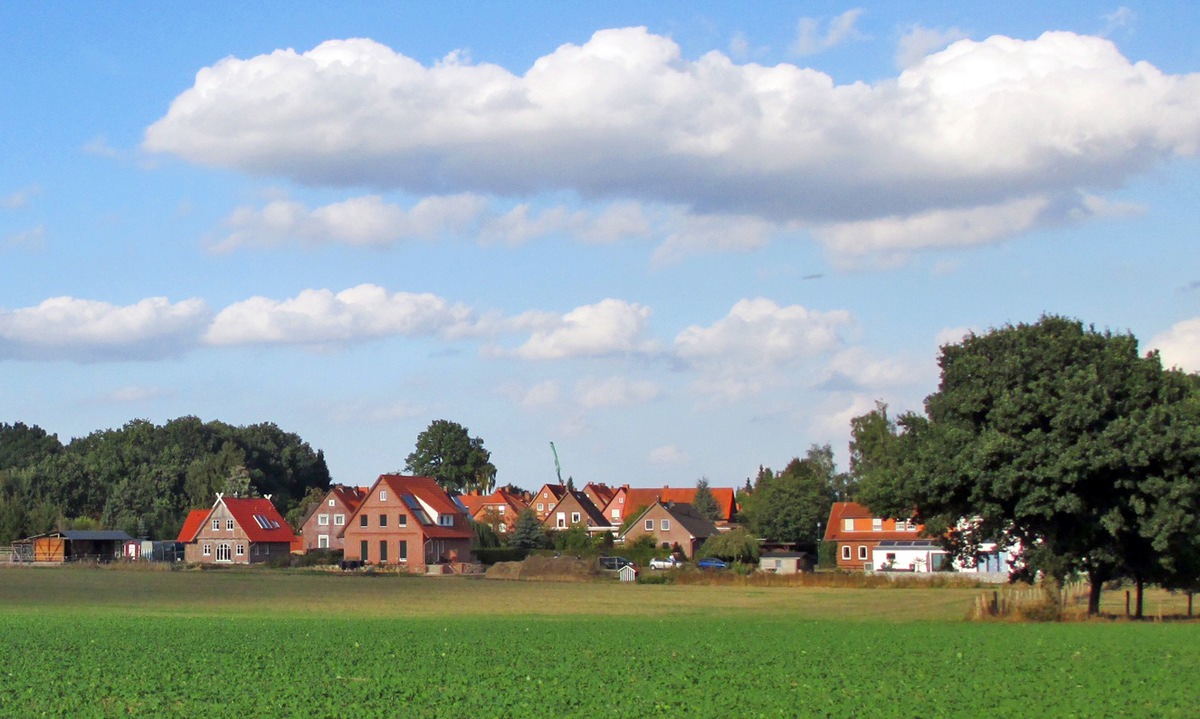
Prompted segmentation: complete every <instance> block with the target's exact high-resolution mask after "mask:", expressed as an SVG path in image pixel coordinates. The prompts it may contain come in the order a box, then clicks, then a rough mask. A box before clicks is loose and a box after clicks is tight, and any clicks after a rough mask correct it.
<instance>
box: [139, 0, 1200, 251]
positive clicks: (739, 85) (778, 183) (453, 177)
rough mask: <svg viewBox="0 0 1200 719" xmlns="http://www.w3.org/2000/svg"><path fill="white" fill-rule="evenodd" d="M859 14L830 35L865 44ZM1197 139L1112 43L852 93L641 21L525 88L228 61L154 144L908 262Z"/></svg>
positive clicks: (954, 66)
mask: <svg viewBox="0 0 1200 719" xmlns="http://www.w3.org/2000/svg"><path fill="white" fill-rule="evenodd" d="M853 13H854V11H851V12H850V13H848V14H845V15H843V16H841V20H840V21H839V22H838V23H834V24H833V25H831V26H830V29H829V30H827V31H825V32H823V33H820V32H818V33H816V34H815V35H814V37H817V38H821V39H822V42H824V41H825V40H826V39H828V40H830V41H832V40H835V39H839V38H840V39H844V38H846V37H849V36H850V33H851V32H852V31H853V27H854V22H853V21H854V20H855V19H856V18H857V15H854V14H853ZM938 32H940V35H938V36H937V37H936V38H934V37H933V35H932V34H931V33H934V34H936V33H938ZM952 36H953V31H952V30H950V31H923V32H922V33H917V32H915V31H914V32H910V33H909V35H908V36H907V37H909V38H910V39H909V40H908V43H909V46H910V47H911V48H916V47H918V46H921V45H928V44H929V43H930V42H932V41H933V40H934V39H937V40H938V42H939V43H940V42H942V41H945V40H948V39H950V38H951V37H952ZM1098 107H1102V108H1105V111H1104V112H1096V111H1095V108H1098ZM396 128H404V131H403V132H397V131H396ZM1198 146H1200V75H1197V74H1189V75H1171V74H1166V73H1163V72H1161V71H1160V70H1158V69H1157V68H1155V67H1154V66H1152V65H1150V64H1149V63H1146V62H1136V63H1135V62H1131V61H1129V60H1128V59H1126V58H1125V57H1124V56H1122V55H1121V53H1120V52H1119V51H1118V50H1117V48H1116V47H1115V46H1114V45H1113V44H1112V43H1111V42H1109V41H1107V40H1105V39H1103V38H1098V37H1090V36H1080V35H1076V34H1072V33H1068V32H1050V33H1046V34H1044V35H1042V36H1041V37H1038V38H1036V39H1033V40H1019V39H1013V38H1008V37H1003V36H995V37H991V38H988V39H986V40H983V41H979V42H976V41H971V40H959V41H957V42H954V43H953V44H951V45H950V46H949V47H947V48H946V49H944V50H941V51H940V52H936V53H933V54H929V55H926V56H924V57H923V58H922V59H920V60H919V61H917V62H915V64H910V65H907V66H906V67H905V69H904V70H903V72H901V73H900V74H899V75H898V76H897V77H895V78H892V79H884V80H879V81H875V82H871V83H865V82H856V83H852V84H844V85H839V84H837V83H835V82H834V81H833V79H832V78H831V77H829V76H828V75H826V74H824V73H821V72H819V71H816V70H812V69H806V68H802V67H798V66H796V65H790V64H780V65H776V66H773V67H765V66H761V65H758V64H754V63H738V62H735V61H734V60H732V59H731V58H730V57H729V56H728V55H726V54H724V53H721V52H718V51H713V52H710V53H707V54H705V55H703V56H701V57H699V58H697V59H694V60H692V59H685V58H683V57H682V56H681V53H680V49H679V47H678V45H676V44H675V43H674V42H673V41H672V40H670V39H669V38H666V37H662V36H658V35H654V34H651V33H649V32H647V31H646V30H645V29H644V28H625V29H615V30H602V31H600V32H597V33H595V34H594V35H593V36H592V38H591V39H590V40H589V41H588V42H586V43H584V44H582V45H574V44H566V45H563V46H561V47H559V48H558V49H556V50H554V51H553V52H551V53H549V54H547V55H545V56H543V57H541V58H539V59H538V60H537V61H536V62H535V63H534V64H533V66H532V67H530V68H529V69H528V70H527V71H526V72H525V73H524V74H522V75H517V74H514V73H512V72H510V71H509V70H507V69H505V68H501V67H498V66H496V65H490V64H486V63H479V64H472V63H471V62H469V61H468V60H466V59H465V58H464V57H463V56H461V55H453V56H450V57H448V58H447V59H445V60H443V61H442V62H439V63H436V64H434V65H433V66H429V67H427V66H425V65H422V64H421V63H419V62H417V61H415V60H412V59H410V58H408V57H405V56H404V55H402V54H399V53H396V52H394V51H393V50H391V49H390V48H388V47H385V46H383V45H380V44H378V43H376V42H373V41H371V40H366V39H353V40H333V41H329V42H325V43H322V44H321V45H319V46H317V47H316V48H314V49H312V50H310V51H307V52H295V51H292V50H280V51H276V52H273V53H271V54H269V55H260V56H257V57H252V58H249V59H237V58H227V59H225V60H222V61H220V62H219V63H217V64H215V65H213V66H211V67H207V68H203V69H202V70H200V72H199V73H197V76H196V81H195V84H194V85H193V87H191V88H190V89H188V90H186V91H185V92H183V93H182V94H181V95H179V96H178V97H177V98H175V100H174V101H173V102H172V103H171V106H170V109H169V110H168V111H167V113H166V115H165V116H164V117H162V118H161V119H159V120H158V121H157V122H155V123H154V124H153V125H151V126H150V127H149V128H148V129H147V131H146V134H145V140H144V147H145V149H147V150H149V151H153V152H161V153H172V154H175V155H177V156H180V157H182V158H184V159H187V160H189V161H192V162H195V163H199V164H204V165H211V166H216V167H224V168H233V169H236V170H240V171H243V172H248V173H253V174H261V175H269V176H282V177H286V178H290V179H292V180H294V181H297V182H300V183H308V184H313V185H322V186H346V187H360V186H362V185H364V184H366V185H372V186H376V187H379V188H382V189H399V190H404V191H408V192H413V193H417V194H422V195H425V194H437V195H445V194H455V193H483V194H491V195H496V196H506V197H531V196H535V195H538V194H539V193H542V192H557V191H564V190H565V191H570V192H575V193H578V195H579V196H580V197H582V198H584V199H585V200H595V199H603V200H612V199H624V200H632V201H639V202H651V203H662V204H664V205H667V206H682V207H685V208H687V210H688V211H689V212H691V213H693V214H696V215H700V216H704V215H732V216H737V217H743V216H753V217H757V218H760V219H763V220H768V221H772V222H789V223H799V224H800V225H802V226H816V227H819V228H833V229H826V230H825V232H826V236H829V235H833V236H834V237H835V241H833V242H832V243H831V245H830V246H831V247H834V248H835V249H836V251H839V252H841V251H848V252H851V253H854V252H873V251H877V249H878V248H879V247H880V246H881V245H886V244H887V243H888V242H895V243H898V244H900V245H902V246H904V247H906V248H907V247H911V246H913V245H914V240H913V235H912V231H911V230H910V229H907V228H911V227H913V226H914V225H919V224H922V223H931V222H932V223H933V224H934V225H935V226H936V227H939V228H940V227H945V226H953V224H954V223H955V222H959V223H962V222H963V221H964V218H966V220H965V221H966V223H967V225H968V226H969V229H970V230H971V231H972V232H973V233H974V234H972V235H971V236H970V238H969V239H968V240H966V242H971V243H981V242H996V241H1000V240H1002V239H1004V238H1006V237H1009V236H1011V234H1013V233H1016V232H1022V231H1024V229H1022V228H1025V229H1028V226H1029V225H1028V223H1035V224H1036V223H1038V222H1043V221H1046V220H1047V219H1048V218H1047V216H1045V215H1043V214H1039V213H1037V212H1034V211H1033V210H1032V209H1031V208H1033V207H1036V206H1037V205H1038V204H1039V203H1049V204H1050V205H1054V204H1056V203H1058V202H1060V200H1059V199H1058V198H1061V197H1063V196H1074V195H1077V194H1078V193H1080V192H1083V193H1096V192H1103V191H1106V190H1110V189H1111V188H1113V187H1117V186H1120V185H1121V184H1122V183H1124V182H1126V181H1127V180H1128V179H1129V178H1130V176H1132V175H1133V174H1136V173H1139V172H1143V171H1145V170H1147V169H1148V168H1151V167H1153V166H1154V165H1156V164H1158V163H1161V162H1163V161H1164V160H1165V159H1167V158H1169V157H1172V156H1176V155H1192V154H1194V153H1195V152H1196V150H1197V147H1198ZM988 215H995V216H996V217H994V218H989V217H988ZM1049 219H1056V216H1055V215H1053V214H1052V215H1051V216H1050V218H1049ZM1066 219H1068V220H1069V219H1071V218H1070V217H1067V218H1066ZM880 224H882V225H883V227H880V226H879V225H880ZM889 225H892V226H895V227H896V228H899V229H894V228H889V227H888V226H889ZM853 229H862V230H864V232H862V233H861V234H860V235H854V234H853V233H851V232H849V230H853ZM856 236H857V237H861V240H860V242H861V244H859V243H856V241H855V239H854V238H855V237H856ZM947 244H948V241H947V240H946V239H945V238H944V237H942V238H940V239H938V240H937V241H934V242H931V243H927V244H924V245H921V246H922V247H927V246H935V247H942V246H946V245H947ZM959 244H961V243H959ZM668 249H669V248H668ZM668 254H669V253H668Z"/></svg>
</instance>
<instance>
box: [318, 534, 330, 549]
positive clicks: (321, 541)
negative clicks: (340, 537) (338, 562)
mask: <svg viewBox="0 0 1200 719" xmlns="http://www.w3.org/2000/svg"><path fill="white" fill-rule="evenodd" d="M317 549H329V535H328V534H318V535H317Z"/></svg>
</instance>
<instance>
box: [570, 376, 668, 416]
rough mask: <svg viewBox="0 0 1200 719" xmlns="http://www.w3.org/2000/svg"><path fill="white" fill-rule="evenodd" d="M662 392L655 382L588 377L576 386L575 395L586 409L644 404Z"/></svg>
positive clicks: (623, 378) (624, 378)
mask: <svg viewBox="0 0 1200 719" xmlns="http://www.w3.org/2000/svg"><path fill="white" fill-rule="evenodd" d="M661 393H662V391H661V389H660V388H659V386H658V385H657V384H656V383H654V382H650V381H648V380H634V379H629V378H628V377H608V378H605V379H596V378H586V379H582V380H580V381H579V382H578V383H577V384H576V386H575V396H576V398H577V399H578V401H579V404H580V405H582V406H583V407H584V408H586V409H594V408H596V407H626V406H629V405H635V404H644V403H646V402H649V401H651V400H653V399H657V398H658V397H659V395H660V394H661Z"/></svg>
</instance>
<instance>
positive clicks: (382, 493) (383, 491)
mask: <svg viewBox="0 0 1200 719" xmlns="http://www.w3.org/2000/svg"><path fill="white" fill-rule="evenodd" d="M379 501H380V502H386V501H387V490H386V489H381V490H379Z"/></svg>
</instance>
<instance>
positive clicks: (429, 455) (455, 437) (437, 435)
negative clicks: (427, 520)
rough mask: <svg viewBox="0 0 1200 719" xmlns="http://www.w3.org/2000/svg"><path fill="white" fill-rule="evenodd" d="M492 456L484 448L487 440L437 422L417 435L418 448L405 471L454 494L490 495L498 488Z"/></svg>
mask: <svg viewBox="0 0 1200 719" xmlns="http://www.w3.org/2000/svg"><path fill="white" fill-rule="evenodd" d="M491 459H492V453H491V452H489V451H487V450H486V449H484V448H483V440H482V439H480V438H479V437H471V435H470V433H469V432H468V431H467V428H466V427H464V426H462V425H461V424H458V423H457V422H450V421H448V420H444V419H435V420H434V421H433V422H430V423H429V427H428V428H427V429H426V430H425V431H424V432H421V434H419V435H417V446H416V448H415V449H414V450H413V451H412V454H410V455H408V458H407V459H406V460H405V465H404V469H405V471H407V472H409V473H411V474H415V475H418V476H422V477H433V478H434V479H436V480H437V483H438V485H440V486H441V487H442V489H444V490H446V491H447V492H450V493H451V494H464V493H466V492H479V493H480V494H488V493H489V492H491V491H492V487H494V486H495V484H496V467H495V466H494V465H493V464H492V461H491Z"/></svg>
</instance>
